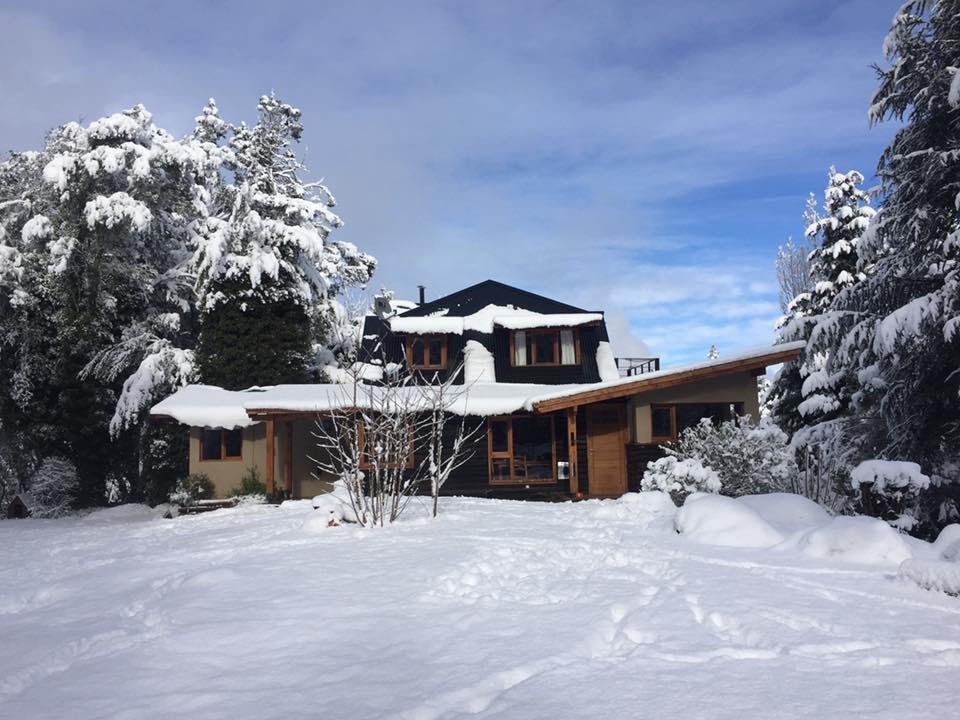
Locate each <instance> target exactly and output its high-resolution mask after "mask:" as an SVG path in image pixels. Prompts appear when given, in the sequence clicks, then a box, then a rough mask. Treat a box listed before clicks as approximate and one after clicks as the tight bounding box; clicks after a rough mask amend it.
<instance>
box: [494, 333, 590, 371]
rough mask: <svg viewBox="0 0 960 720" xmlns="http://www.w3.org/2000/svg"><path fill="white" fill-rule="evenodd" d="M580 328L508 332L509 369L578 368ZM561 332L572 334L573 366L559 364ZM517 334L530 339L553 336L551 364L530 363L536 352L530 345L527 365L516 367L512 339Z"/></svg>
mask: <svg viewBox="0 0 960 720" xmlns="http://www.w3.org/2000/svg"><path fill="white" fill-rule="evenodd" d="M580 327H581V326H579V325H577V326H575V327H556V328H528V329H523V330H510V331H509V333H510V367H518V368H542V367H578V366H579V365H582V364H583V363H582V362H581V359H580V331H579V328H580ZM562 330H570V331H572V332H573V348H574V349H573V354H574V361H573V364H569V363H567V364H564V363H563V362H561V359H562V357H561V354H560V332H561V331H562ZM518 332H522V333H525V337H526V338H530V337H533V336H536V335H548V334H549V335H553V358H554V361H553V362H549V363H537V362H532V359H533V358H534V357H535V356H536V351H535V349H534V348H533V346H532V345H531V347H530V350H533V352H531V351H529V350H528V352H527V364H526V365H517V352H516V343H515V341H514V338H515V337H516V334H517V333H518Z"/></svg>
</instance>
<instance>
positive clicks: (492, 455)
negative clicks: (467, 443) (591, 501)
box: [487, 415, 559, 486]
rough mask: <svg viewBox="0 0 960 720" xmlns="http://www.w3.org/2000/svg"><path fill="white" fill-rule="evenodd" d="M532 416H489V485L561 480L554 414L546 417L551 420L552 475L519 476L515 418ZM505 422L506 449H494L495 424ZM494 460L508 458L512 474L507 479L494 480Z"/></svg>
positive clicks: (546, 482)
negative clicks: (538, 476) (515, 441)
mask: <svg viewBox="0 0 960 720" xmlns="http://www.w3.org/2000/svg"><path fill="white" fill-rule="evenodd" d="M532 419H535V418H533V417H532V416H519V417H516V416H513V415H495V416H492V417H488V418H487V484H488V485H497V486H504V485H556V484H557V483H558V482H559V473H558V465H557V463H558V458H559V455H558V453H557V423H556V418H554V417H553V416H552V415H550V416H547V418H546V419H548V420H549V421H550V450H551V461H550V466H551V470H552V472H551V477H550V478H549V479H546V478H541V479H534V480H531V479H530V478H529V477H523V478H519V477H518V476H517V474H516V465H515V458H514V452H513V422H514V420H532ZM495 422H505V423H506V424H507V449H506V451H503V450H497V451H494V449H493V424H494V423H495ZM494 460H507V461H508V462H509V465H510V476H509V478H508V479H507V480H494V473H493V464H494Z"/></svg>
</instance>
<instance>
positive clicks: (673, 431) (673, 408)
mask: <svg viewBox="0 0 960 720" xmlns="http://www.w3.org/2000/svg"><path fill="white" fill-rule="evenodd" d="M697 404H699V403H697ZM663 409H666V410H669V411H670V435H669V436H666V435H654V434H653V411H654V410H663ZM676 439H677V404H676V403H672V404H671V403H657V404H656V405H651V406H650V442H651V443H653V444H659V443H665V442H673V441H674V440H676Z"/></svg>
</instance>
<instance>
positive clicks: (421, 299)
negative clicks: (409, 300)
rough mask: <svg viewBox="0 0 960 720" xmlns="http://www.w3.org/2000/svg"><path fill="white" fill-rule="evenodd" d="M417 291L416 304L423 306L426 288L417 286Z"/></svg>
mask: <svg viewBox="0 0 960 720" xmlns="http://www.w3.org/2000/svg"><path fill="white" fill-rule="evenodd" d="M417 290H419V291H420V302H419V303H418V304H419V305H423V304H424V303H425V302H426V300H425V298H426V290H427V287H426V285H417Z"/></svg>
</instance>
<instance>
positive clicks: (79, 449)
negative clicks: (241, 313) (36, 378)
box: [0, 106, 217, 504]
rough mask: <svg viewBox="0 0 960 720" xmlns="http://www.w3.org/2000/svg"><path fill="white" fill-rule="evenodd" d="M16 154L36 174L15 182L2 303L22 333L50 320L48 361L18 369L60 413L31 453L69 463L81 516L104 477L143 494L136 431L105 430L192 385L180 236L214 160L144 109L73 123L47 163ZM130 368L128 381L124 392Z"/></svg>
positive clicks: (44, 156)
mask: <svg viewBox="0 0 960 720" xmlns="http://www.w3.org/2000/svg"><path fill="white" fill-rule="evenodd" d="M23 156H24V157H25V158H27V159H28V161H29V162H28V163H27V165H28V166H29V165H30V164H31V163H32V164H35V165H39V167H40V173H39V175H40V181H39V182H35V181H34V180H33V179H32V178H33V176H34V175H35V169H34V170H30V171H29V172H24V173H21V181H19V182H15V183H13V185H14V186H15V187H16V188H17V192H18V193H19V198H13V199H16V200H18V204H17V205H16V207H15V208H14V210H13V212H11V213H10V214H9V215H6V214H5V216H4V218H3V223H4V227H5V231H4V232H5V242H6V244H7V245H8V246H10V247H12V248H14V250H15V251H16V254H18V257H16V258H13V259H12V260H11V259H10V257H12V255H13V254H14V253H12V252H8V251H4V255H6V256H8V261H7V262H5V263H4V266H5V267H6V268H7V270H8V272H2V273H0V274H3V275H5V276H10V274H11V273H10V272H9V270H10V269H11V268H13V275H17V274H19V277H18V282H17V287H15V288H7V290H8V292H5V293H4V296H5V302H7V303H9V304H10V305H11V307H16V308H18V313H19V314H20V317H18V318H17V320H18V321H19V322H21V323H23V322H25V321H28V320H29V318H28V317H27V316H26V313H28V312H32V313H34V314H35V315H37V314H41V315H43V316H44V317H45V318H46V324H41V325H40V327H41V328H42V329H43V338H44V343H45V346H46V348H47V352H48V354H49V355H50V359H51V360H52V361H51V362H49V363H46V365H45V364H44V363H37V362H35V361H33V360H31V361H30V362H29V363H25V362H21V363H20V365H21V366H22V367H24V368H26V367H30V372H34V373H36V372H46V373H48V376H47V377H45V378H43V379H42V381H41V382H39V383H38V382H26V381H25V382H23V383H22V385H23V387H24V388H26V389H37V388H42V390H43V392H45V393H46V394H47V396H48V397H46V398H45V403H44V404H46V405H48V407H49V409H48V410H47V412H48V413H50V412H55V413H56V417H55V418H54V419H53V423H52V425H53V427H54V428H55V437H54V438H53V440H54V442H50V443H47V444H46V447H44V446H42V445H41V444H40V442H39V441H37V443H36V444H37V445H38V447H37V453H38V454H39V456H40V457H45V456H49V455H51V454H59V455H62V456H64V457H68V458H70V460H71V461H72V462H73V463H74V464H75V465H76V467H77V470H78V473H79V477H80V490H79V492H80V502H81V504H92V503H96V502H100V501H102V499H103V497H102V496H103V482H104V478H105V477H106V476H107V475H113V476H115V477H120V478H123V477H127V478H131V480H133V481H134V490H135V494H139V490H140V489H141V488H138V487H137V483H136V478H137V476H138V475H139V474H140V468H141V467H142V463H139V462H138V459H139V458H142V455H143V452H142V449H143V442H144V437H143V433H132V434H128V436H127V437H126V438H120V440H119V443H120V444H119V445H117V444H114V443H111V441H110V436H109V432H108V426H111V425H112V428H111V429H113V430H114V434H116V433H117V432H118V431H119V430H122V429H123V428H124V427H126V426H128V425H130V424H131V423H132V422H133V421H134V420H135V419H136V417H137V416H138V413H139V410H140V409H142V407H143V406H144V405H145V404H147V403H149V401H150V399H151V397H150V387H151V384H154V385H155V384H156V383H157V382H158V379H159V378H160V377H161V376H164V375H170V374H173V375H178V374H179V375H180V376H186V375H187V374H189V365H190V363H189V358H188V357H187V356H186V355H184V354H183V352H182V351H181V350H179V348H178V346H177V345H176V344H175V342H174V340H173V338H176V337H177V336H179V335H181V334H183V333H184V332H188V331H187V330H185V329H184V327H183V323H182V318H184V317H187V316H189V313H190V308H191V307H192V303H191V301H190V293H191V292H192V289H191V283H190V281H189V278H188V277H187V276H186V275H185V273H184V272H183V268H184V267H185V265H184V262H185V261H186V260H187V259H188V258H189V252H188V248H187V239H188V233H187V227H188V224H189V221H190V219H191V218H192V217H193V216H194V214H195V209H194V206H195V203H196V201H197V199H198V198H197V191H196V188H197V185H198V182H199V180H200V179H201V178H203V177H205V176H208V175H209V174H210V173H211V172H216V169H217V160H216V159H211V157H209V156H208V155H207V154H205V153H204V152H202V150H201V148H200V147H199V146H198V145H196V144H194V145H188V144H185V143H183V142H180V141H178V140H176V139H175V138H173V137H172V136H170V135H169V133H167V132H165V131H164V130H162V129H160V128H158V127H157V126H156V125H154V123H153V122H152V118H151V116H150V113H148V112H147V111H146V110H145V109H144V108H143V107H142V106H136V107H134V108H132V109H130V110H127V111H125V112H122V113H117V114H115V115H112V116H110V117H105V118H101V119H99V120H96V121H94V122H93V123H90V124H89V125H88V126H86V127H84V126H81V125H79V124H77V123H69V124H67V125H65V126H63V127H61V128H59V129H57V130H56V131H54V132H53V133H52V134H51V136H50V137H49V139H48V141H47V143H46V147H45V148H44V151H43V152H42V153H39V154H37V153H33V154H27V153H25V154H23ZM5 194H6V193H5ZM16 208H25V210H17V209H16ZM24 215H25V216H26V217H27V219H26V220H25V221H23V216H24ZM11 230H12V231H14V232H18V234H19V239H18V246H16V247H14V246H13V245H10V242H9V240H10V239H11V232H10V231H11ZM18 268H19V270H18ZM148 360H149V362H148ZM144 362H146V363H147V364H146V365H144V364H143V363H144ZM138 364H139V365H140V368H139V371H138V372H139V376H138V378H137V379H136V381H132V382H123V378H124V376H125V374H126V373H128V372H129V370H130V369H132V368H131V366H132V367H137V365H138ZM37 366H39V368H37ZM48 368H49V369H48ZM22 374H23V373H22V372H21V375H22ZM118 397H119V398H120V403H119V404H118V402H117V400H118ZM14 400H15V398H14ZM125 408H126V409H128V410H130V409H131V408H132V409H134V410H130V411H128V412H127V411H125ZM111 416H114V422H113V423H110V422H109V420H110V417H111ZM41 417H43V416H42V415H41ZM32 422H33V423H34V424H37V420H36V419H34V420H33V421H32ZM138 450H139V451H138Z"/></svg>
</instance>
